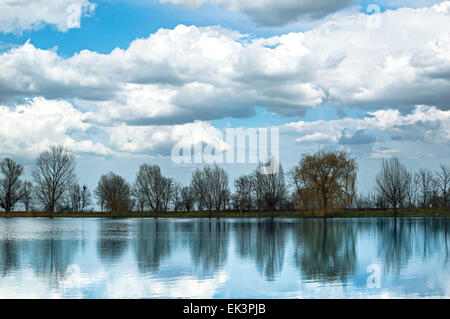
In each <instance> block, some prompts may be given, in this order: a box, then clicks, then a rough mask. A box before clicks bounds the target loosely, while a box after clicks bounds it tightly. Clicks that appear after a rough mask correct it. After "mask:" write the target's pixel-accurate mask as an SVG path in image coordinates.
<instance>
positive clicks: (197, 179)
mask: <svg viewBox="0 0 450 319" xmlns="http://www.w3.org/2000/svg"><path fill="white" fill-rule="evenodd" d="M190 188H191V190H192V192H193V194H194V198H195V202H196V204H197V210H200V211H202V210H203V209H204V208H205V207H206V194H207V193H208V185H207V184H206V178H205V176H204V172H203V170H200V169H199V168H197V169H196V170H195V171H194V173H192V180H191V186H190Z"/></svg>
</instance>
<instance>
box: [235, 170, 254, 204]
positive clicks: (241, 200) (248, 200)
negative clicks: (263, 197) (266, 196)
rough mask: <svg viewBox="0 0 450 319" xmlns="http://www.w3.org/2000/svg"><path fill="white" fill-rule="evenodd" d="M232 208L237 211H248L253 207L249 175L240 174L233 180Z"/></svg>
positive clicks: (252, 189) (251, 183)
mask: <svg viewBox="0 0 450 319" xmlns="http://www.w3.org/2000/svg"><path fill="white" fill-rule="evenodd" d="M234 188H235V192H234V195H233V203H234V208H235V209H238V210H239V211H241V212H242V211H250V210H252V209H253V208H254V205H253V203H254V196H253V193H254V188H253V179H252V177H251V176H247V175H245V176H241V177H239V178H238V179H236V180H235V181H234Z"/></svg>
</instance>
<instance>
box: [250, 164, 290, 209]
mask: <svg viewBox="0 0 450 319" xmlns="http://www.w3.org/2000/svg"><path fill="white" fill-rule="evenodd" d="M273 165H275V164H274V163H272V162H271V161H269V163H265V164H263V163H259V164H258V166H257V168H256V169H255V170H254V172H253V173H252V183H253V187H254V191H255V197H256V206H257V208H258V210H268V211H272V210H278V209H281V208H282V206H283V204H284V202H285V200H286V196H287V187H286V183H285V177H284V171H283V167H282V166H281V165H278V169H277V170H266V167H267V166H270V167H273Z"/></svg>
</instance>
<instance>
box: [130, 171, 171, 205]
mask: <svg viewBox="0 0 450 319" xmlns="http://www.w3.org/2000/svg"><path fill="white" fill-rule="evenodd" d="M173 184H174V183H173V180H172V179H170V178H166V177H164V176H163V175H162V174H161V169H160V168H159V166H158V165H153V166H150V165H147V164H143V165H141V166H140V167H139V171H138V173H137V175H136V181H135V183H134V186H133V194H134V195H135V197H136V198H137V199H138V203H141V204H143V205H144V207H148V208H149V209H150V210H152V211H157V212H160V211H167V209H168V205H169V203H170V201H171V195H172V191H173V189H172V188H173Z"/></svg>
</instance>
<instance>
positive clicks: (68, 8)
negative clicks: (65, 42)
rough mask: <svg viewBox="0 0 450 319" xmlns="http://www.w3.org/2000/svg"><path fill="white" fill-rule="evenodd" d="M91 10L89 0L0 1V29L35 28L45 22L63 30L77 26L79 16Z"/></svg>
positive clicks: (4, 30)
mask: <svg viewBox="0 0 450 319" xmlns="http://www.w3.org/2000/svg"><path fill="white" fill-rule="evenodd" d="M94 10H95V4H93V3H91V2H89V0H0V32H6V33H7V32H21V31H24V30H36V29H40V28H42V27H43V26H44V25H46V24H51V25H54V26H55V27H56V28H57V29H58V30H59V31H67V30H68V29H72V28H79V27H80V24H81V18H82V17H83V16H86V15H89V14H91V13H93V12H94Z"/></svg>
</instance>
